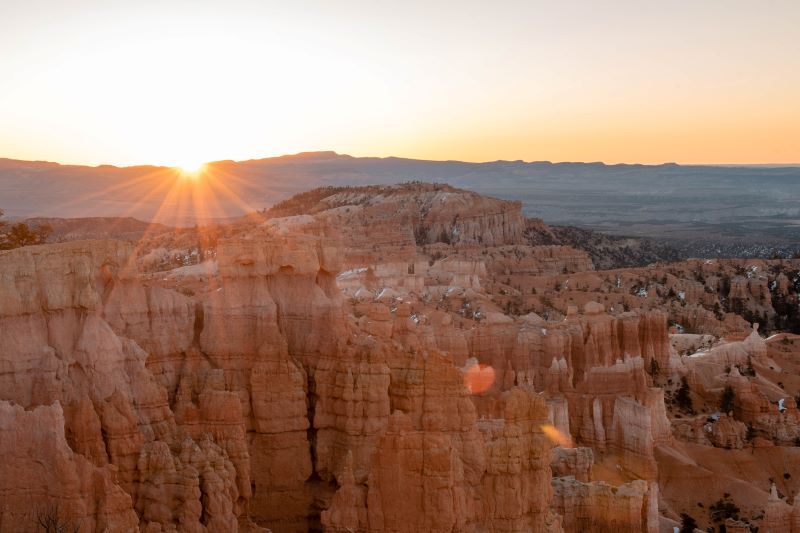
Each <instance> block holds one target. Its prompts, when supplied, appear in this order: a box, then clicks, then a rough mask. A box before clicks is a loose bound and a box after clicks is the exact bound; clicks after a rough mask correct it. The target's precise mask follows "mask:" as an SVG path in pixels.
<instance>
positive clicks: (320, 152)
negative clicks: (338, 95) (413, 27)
mask: <svg viewBox="0 0 800 533" xmlns="http://www.w3.org/2000/svg"><path fill="white" fill-rule="evenodd" d="M315 155H330V156H337V157H349V158H352V159H384V160H385V159H402V160H407V161H420V162H427V163H464V164H470V165H485V164H491V163H520V164H527V165H531V164H537V163H539V164H551V165H565V164H573V165H603V166H608V167H613V166H647V167H659V166H702V167H772V168H795V167H800V161H798V162H795V163H743V162H737V163H697V162H680V163H679V162H677V161H663V162H660V163H640V162H630V161H627V162H615V163H609V162H606V161H575V160H564V161H552V160H547V159H537V160H530V161H526V160H524V159H494V160H483V161H468V160H463V159H424V158H414V157H406V156H394V155H388V156H373V155H351V154H345V153H339V152H337V151H335V150H309V151H301V152H295V153H285V154H279V155H269V156H264V157H255V158H250V159H215V160H209V161H205V162H204V163H203V164H204V165H213V164H219V163H235V164H241V163H252V162H257V161H265V160H268V159H282V158H291V157H303V156H306V157H308V156H315ZM0 160H6V161H20V162H23V163H46V164H51V165H58V166H64V167H87V168H101V167H113V168H118V169H129V168H139V167H155V168H165V169H171V168H180V165H168V164H158V163H138V164H124V165H122V164H115V163H96V164H92V163H66V162H60V161H51V160H47V159H17V158H14V157H7V156H0Z"/></svg>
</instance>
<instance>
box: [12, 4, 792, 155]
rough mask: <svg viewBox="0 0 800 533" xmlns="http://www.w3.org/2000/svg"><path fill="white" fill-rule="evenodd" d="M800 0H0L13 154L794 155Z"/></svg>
mask: <svg viewBox="0 0 800 533" xmlns="http://www.w3.org/2000/svg"><path fill="white" fill-rule="evenodd" d="M798 28H800V2H798V1H797V0H764V1H761V2H756V1H741V0H689V1H684V0H671V1H669V2H664V1H655V0H618V1H614V2H607V1H602V0H595V1H578V0H576V1H571V2H552V1H537V0H526V1H516V0H508V1H491V2H490V1H479V2H478V1H470V0H462V1H458V2H455V1H439V2H436V1H432V0H428V1H419V2H418V1H415V0H408V1H404V2H388V1H384V0H338V1H335V2H331V1H318V2H311V1H304V0H293V1H281V2H272V1H263V0H262V1H250V0H226V1H218V2H217V1H215V2H212V1H203V0H192V1H186V2H182V1H165V0H161V1H150V0H139V1H136V2H131V1H114V0H105V1H90V0H71V1H69V2H64V1H63V0H19V1H17V0H0V157H9V158H15V159H36V160H49V161H58V162H62V163H73V164H92V165H94V164H102V163H109V164H116V165H134V164H162V165H177V166H185V167H191V166H196V165H197V164H199V163H201V162H204V161H212V160H221V159H235V160H242V159H254V158H261V157H269V156H275V155H281V154H288V153H296V152H301V151H315V150H335V151H337V152H339V153H347V154H351V155H356V156H402V157H413V158H424V159H457V160H464V161H490V160H497V159H508V160H517V159H523V160H529V161H530V160H551V161H605V162H607V163H618V162H638V163H661V162H668V161H674V162H679V163H800V96H799V95H800V30H798Z"/></svg>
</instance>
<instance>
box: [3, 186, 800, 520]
mask: <svg viewBox="0 0 800 533" xmlns="http://www.w3.org/2000/svg"><path fill="white" fill-rule="evenodd" d="M59 224H60V226H58V227H56V230H57V234H58V235H59V239H60V240H62V241H63V242H58V243H52V244H45V245H39V246H26V247H22V248H17V249H14V250H9V251H2V252H0V454H1V456H2V458H3V459H2V461H0V532H3V533H5V532H17V531H35V530H36V528H37V523H38V522H41V521H42V520H46V519H53V520H54V521H58V522H59V523H60V524H61V525H65V526H68V527H70V528H71V529H68V530H73V529H74V530H76V531H81V532H92V531H108V532H117V531H122V532H128V531H141V532H147V533H156V532H168V531H180V532H204V531H207V532H227V531H242V532H266V531H273V532H276V533H278V532H280V533H284V532H285V533H291V532H302V531H326V532H387V533H388V532H409V533H410V532H418V531H430V532H441V533H444V532H470V533H483V532H487V533H488V532H498V533H499V532H530V531H534V532H548V533H556V532H565V533H578V532H587V531H590V532H599V533H612V532H613V533H627V532H630V533H633V532H647V533H656V532H662V531H663V532H668V533H672V532H673V528H675V527H678V528H680V527H681V523H682V522H687V517H691V518H692V519H694V521H695V522H696V524H697V527H698V528H699V530H700V531H727V532H750V531H756V530H757V531H759V532H761V533H765V532H767V533H779V532H785V533H793V532H794V533H800V497H799V496H798V495H799V494H800V447H798V445H800V411H798V405H797V401H798V400H800V335H798V334H800V308H799V307H800V304H799V302H798V293H800V260H798V259H771V260H766V259H706V258H700V259H689V260H684V261H673V262H668V261H667V260H665V259H669V257H668V256H665V255H664V253H662V251H661V250H660V249H657V248H648V247H647V246H639V245H636V246H631V243H629V242H628V243H626V242H625V241H624V240H603V239H600V238H595V237H593V236H592V235H591V234H584V233H581V231H580V230H577V229H572V230H568V229H564V228H554V227H551V226H549V225H548V224H546V223H545V222H544V221H542V220H539V219H532V218H526V217H525V215H524V214H523V205H522V203H520V202H514V201H507V200H500V199H495V198H491V197H487V196H482V195H480V194H477V193H475V192H469V191H465V190H462V189H457V188H454V187H451V186H449V185H445V184H425V183H411V184H404V185H397V186H359V187H323V188H320V189H314V190H311V191H307V192H305V193H301V194H298V195H296V196H293V197H291V198H289V199H287V200H286V201H284V202H281V203H280V204H277V205H275V206H274V207H272V208H271V209H269V210H266V211H263V212H258V213H254V214H251V215H248V216H245V217H241V218H237V219H232V220H230V221H228V222H226V223H224V224H223V223H220V224H214V225H200V226H197V227H187V228H182V229H173V228H169V227H166V226H155V225H153V226H151V225H144V226H140V225H138V223H137V222H136V221H131V220H126V219H108V220H107V221H104V222H103V223H102V227H103V228H106V230H107V231H106V235H105V236H110V237H116V238H115V239H111V238H103V239H93V240H85V238H86V237H87V236H89V237H91V236H97V235H96V233H97V231H98V229H97V228H98V224H97V223H96V222H95V223H91V222H80V221H72V222H69V221H67V222H60V223H59ZM115 228H119V229H118V231H115ZM59 232H60V233H59ZM651 259H652V262H650V260H651ZM648 262H649V264H646V266H636V267H632V266H630V265H634V264H645V263H648Z"/></svg>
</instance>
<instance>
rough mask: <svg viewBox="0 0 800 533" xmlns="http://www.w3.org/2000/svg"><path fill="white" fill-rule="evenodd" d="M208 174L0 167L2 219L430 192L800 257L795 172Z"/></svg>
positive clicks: (580, 167)
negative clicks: (369, 191) (338, 194)
mask: <svg viewBox="0 0 800 533" xmlns="http://www.w3.org/2000/svg"><path fill="white" fill-rule="evenodd" d="M208 168H209V175H212V176H214V179H213V180H208V179H206V180H199V181H198V182H196V183H194V184H186V183H183V184H181V182H180V181H179V180H180V178H179V177H178V176H177V172H176V171H175V170H174V169H171V168H169V167H159V166H145V165H143V166H134V167H115V166H111V165H101V166H96V167H88V166H79V165H59V164H56V163H50V162H36V161H33V162H32V161H18V160H13V159H0V208H3V209H4V210H5V211H6V216H7V217H10V218H28V217H34V216H41V217H64V218H73V217H102V216H130V217H135V218H138V219H141V220H145V221H151V220H152V221H157V222H161V223H164V224H168V225H184V226H185V225H193V224H194V223H196V222H198V221H205V220H210V219H220V218H229V217H236V216H240V215H242V214H244V213H246V212H248V211H256V210H261V209H264V208H268V207H270V206H273V205H275V204H276V203H278V202H280V201H282V200H285V199H287V198H289V197H291V196H292V195H294V194H297V193H299V192H302V191H305V190H308V189H312V188H315V187H320V186H347V185H351V186H361V185H371V184H375V185H388V184H394V183H403V182H409V181H424V182H433V183H448V184H450V185H452V186H455V187H459V188H463V189H468V190H472V191H475V192H478V193H481V194H485V195H490V196H495V197H499V198H502V199H508V200H519V201H521V202H522V204H523V211H524V213H525V215H526V216H528V217H537V218H542V219H544V220H545V221H546V222H548V223H549V224H557V225H573V226H578V227H582V228H591V229H594V230H599V231H602V232H605V233H610V234H615V235H630V236H636V237H654V238H658V239H666V240H687V239H688V240H691V241H702V242H708V243H713V245H714V246H716V243H722V244H723V246H751V245H752V246H756V245H758V246H761V245H764V246H768V247H769V246H772V247H774V246H784V245H786V246H792V245H795V244H797V245H799V246H800V204H798V203H797V201H796V198H800V167H784V166H775V167H752V166H737V167H730V166H705V165H678V164H675V163H665V164H662V165H642V164H618V165H617V164H615V165H607V164H605V163H571V162H564V163H551V162H547V161H534V162H524V161H492V162H484V163H471V162H463V161H426V160H417V159H406V158H399V157H385V158H380V157H353V156H349V155H342V154H337V153H336V152H304V153H300V154H294V155H286V156H279V157H270V158H264V159H253V160H247V161H216V162H212V163H210V164H209V166H208ZM737 255H747V250H744V251H741V250H740V251H737Z"/></svg>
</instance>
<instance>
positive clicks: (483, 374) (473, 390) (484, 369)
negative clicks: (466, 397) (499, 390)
mask: <svg viewBox="0 0 800 533" xmlns="http://www.w3.org/2000/svg"><path fill="white" fill-rule="evenodd" d="M494 379H495V373H494V368H492V366H491V365H485V364H483V363H476V364H474V365H472V366H470V367H469V368H468V369H467V371H466V372H465V373H464V385H466V387H467V389H468V390H469V392H470V394H480V393H482V392H486V391H487V390H489V388H490V387H491V386H492V384H493V383H494Z"/></svg>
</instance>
